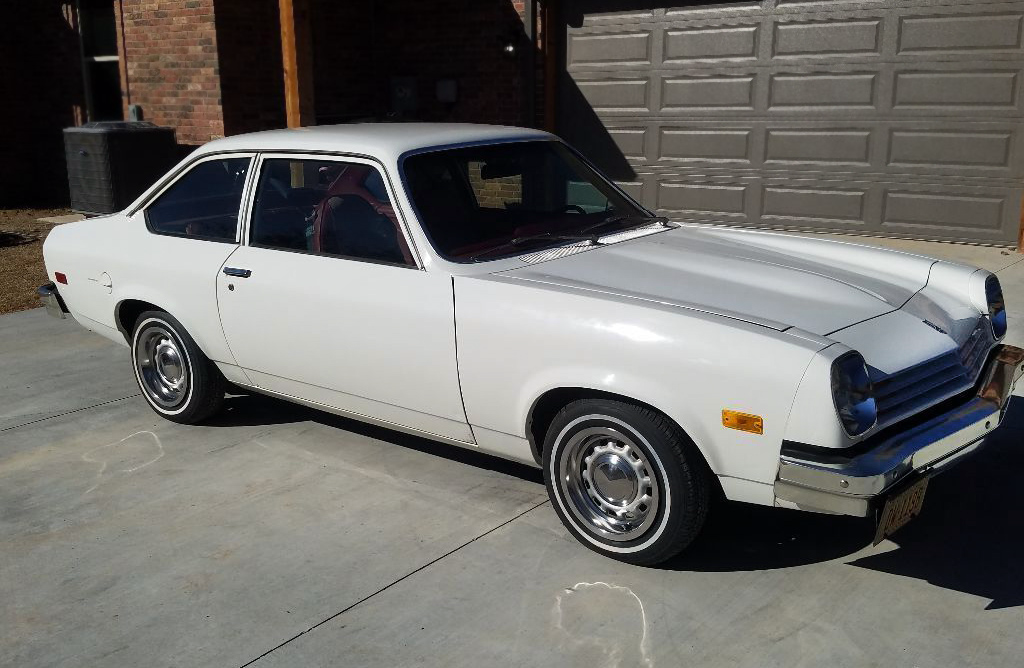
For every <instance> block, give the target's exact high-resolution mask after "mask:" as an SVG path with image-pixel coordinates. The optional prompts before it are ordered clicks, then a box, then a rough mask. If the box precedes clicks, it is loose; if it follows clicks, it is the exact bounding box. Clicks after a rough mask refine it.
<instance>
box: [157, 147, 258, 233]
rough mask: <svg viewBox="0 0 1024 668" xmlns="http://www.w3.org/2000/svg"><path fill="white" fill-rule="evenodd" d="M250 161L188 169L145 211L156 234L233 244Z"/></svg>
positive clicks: (216, 162) (227, 161)
mask: <svg viewBox="0 0 1024 668" xmlns="http://www.w3.org/2000/svg"><path fill="white" fill-rule="evenodd" d="M251 163H252V159H251V158H247V157H246V158H225V159H222V160H207V161H205V162H201V163H199V164H198V165H196V166H195V167H193V168H192V169H190V170H189V171H188V172H187V173H186V174H185V175H184V176H182V177H181V178H179V179H178V180H177V181H175V182H174V184H173V185H172V186H171V187H170V188H168V189H167V190H165V191H164V192H163V194H162V195H160V196H159V197H157V198H156V200H155V201H154V202H153V203H152V204H150V205H149V207H147V208H146V222H147V223H148V224H149V228H150V230H152V231H153V232H156V233H157V234H167V235H171V236H178V237H195V238H197V239H205V240H207V241H231V242H233V241H235V238H236V237H237V235H238V210H239V207H240V206H241V203H242V190H243V189H244V188H245V178H246V175H247V174H248V173H249V166H250V164H251Z"/></svg>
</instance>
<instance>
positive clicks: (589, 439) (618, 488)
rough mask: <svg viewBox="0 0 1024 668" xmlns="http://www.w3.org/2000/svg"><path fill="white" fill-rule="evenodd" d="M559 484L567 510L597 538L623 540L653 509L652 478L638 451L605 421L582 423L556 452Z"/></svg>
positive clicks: (640, 528)
mask: <svg viewBox="0 0 1024 668" xmlns="http://www.w3.org/2000/svg"><path fill="white" fill-rule="evenodd" d="M559 472H560V475H559V484H560V485H561V487H562V492H563V494H564V496H565V498H566V499H567V500H568V504H567V505H568V506H569V510H570V511H571V512H572V514H573V515H575V516H576V518H577V519H578V520H580V522H581V523H582V524H583V526H584V527H585V528H587V529H588V530H590V531H591V532H592V533H595V534H597V535H599V536H601V537H603V538H606V539H608V540H613V541H617V542H619V541H628V540H632V539H634V538H637V537H638V536H641V535H643V533H644V532H645V531H647V529H648V528H650V526H651V524H652V523H653V522H654V517H655V515H656V514H657V509H658V498H659V495H660V492H659V489H658V481H657V478H656V477H655V476H654V474H653V470H652V468H651V466H650V464H649V462H648V461H647V457H646V456H645V455H644V453H643V451H642V450H640V448H638V447H637V445H636V444H635V443H634V442H633V440H632V439H630V438H629V437H628V436H626V435H625V434H623V433H621V432H619V431H617V430H615V429H613V428H611V427H608V426H599V427H589V428H586V429H582V430H580V431H578V432H576V433H575V434H573V435H572V436H570V438H569V442H568V443H567V444H566V446H565V447H564V448H563V449H562V454H561V457H560V458H559Z"/></svg>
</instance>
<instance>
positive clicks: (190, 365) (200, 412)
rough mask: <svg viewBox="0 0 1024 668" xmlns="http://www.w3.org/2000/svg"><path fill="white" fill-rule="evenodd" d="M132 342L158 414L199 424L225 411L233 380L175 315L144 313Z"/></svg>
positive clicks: (143, 385)
mask: <svg viewBox="0 0 1024 668" xmlns="http://www.w3.org/2000/svg"><path fill="white" fill-rule="evenodd" d="M130 346H131V355H132V368H133V369H134V371H135V381H136V382H137V383H138V384H139V389H140V390H141V391H142V396H143V398H144V399H145V400H146V403H148V404H149V407H150V408H152V409H153V410H154V411H155V412H156V413H157V414H158V415H160V416H161V417H163V418H166V419H168V420H171V421H172V422H179V423H181V424H196V423H198V422H202V421H203V420H205V419H207V418H208V417H210V416H211V415H213V414H214V413H216V412H217V411H218V410H220V408H221V405H222V404H223V403H224V392H225V389H226V387H227V381H225V379H224V375H223V374H221V372H220V369H218V368H217V365H215V364H214V363H213V362H211V361H210V359H209V358H208V357H207V356H206V355H204V354H203V351H202V350H200V349H199V346H197V345H196V342H195V341H194V340H193V339H192V337H191V336H189V333H188V332H187V331H186V330H185V328H184V327H182V325H181V323H180V322H178V321H177V320H176V319H175V318H174V316H172V315H170V314H169V313H165V312H163V311H146V312H144V313H142V314H141V315H140V316H139V317H138V319H137V320H136V321H135V327H134V328H132V339H131V343H130Z"/></svg>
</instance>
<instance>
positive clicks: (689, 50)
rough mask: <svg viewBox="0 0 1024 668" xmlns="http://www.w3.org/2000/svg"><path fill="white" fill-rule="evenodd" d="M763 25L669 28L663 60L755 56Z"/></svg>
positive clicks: (690, 61)
mask: <svg viewBox="0 0 1024 668" xmlns="http://www.w3.org/2000/svg"><path fill="white" fill-rule="evenodd" d="M760 29H761V25H760V24H759V23H757V24H745V25H731V26H722V25H710V26H697V27H685V28H682V27H681V28H668V29H667V30H666V31H665V37H664V39H665V48H664V52H663V62H665V63H667V64H679V65H692V64H693V63H694V61H714V60H739V61H743V60H754V59H756V58H757V52H758V42H759V35H760Z"/></svg>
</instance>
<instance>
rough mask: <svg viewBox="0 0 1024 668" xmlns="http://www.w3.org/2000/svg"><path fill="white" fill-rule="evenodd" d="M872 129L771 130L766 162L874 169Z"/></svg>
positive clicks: (766, 148)
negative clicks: (872, 163)
mask: <svg viewBox="0 0 1024 668" xmlns="http://www.w3.org/2000/svg"><path fill="white" fill-rule="evenodd" d="M870 160H871V130H869V129H864V130H848V129H841V128H829V129H813V130H804V129H781V128H779V129H769V130H767V141H766V142H765V157H764V161H765V163H767V164H771V163H776V165H777V166H779V167H781V168H785V166H788V165H792V164H793V163H804V164H806V165H808V166H813V167H815V168H819V167H821V166H825V165H837V166H841V167H842V168H844V169H848V168H849V167H850V166H851V165H860V166H863V167H870V166H871V163H870Z"/></svg>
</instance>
